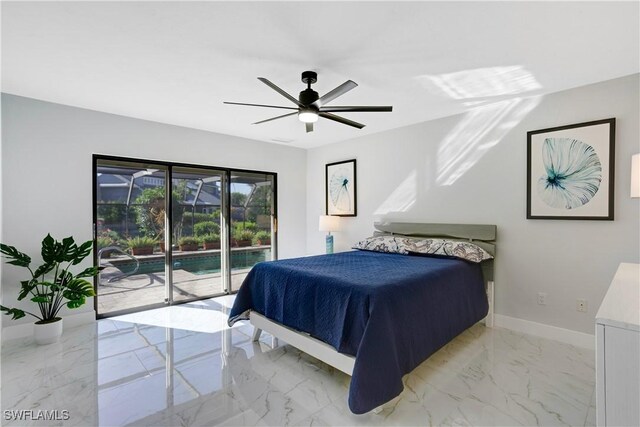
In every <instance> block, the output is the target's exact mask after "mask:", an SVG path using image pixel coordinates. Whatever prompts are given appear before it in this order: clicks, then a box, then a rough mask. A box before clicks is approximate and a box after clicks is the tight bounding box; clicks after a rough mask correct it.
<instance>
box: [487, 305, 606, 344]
mask: <svg viewBox="0 0 640 427" xmlns="http://www.w3.org/2000/svg"><path fill="white" fill-rule="evenodd" d="M494 322H495V326H496V327H498V328H505V329H511V330H513V331H517V332H522V333H525V334H530V335H536V336H538V337H542V338H547V339H550V340H555V341H560V342H564V343H567V344H571V345H574V346H576V347H582V348H588V349H591V350H594V349H595V348H596V337H595V335H591V334H585V333H584V332H578V331H572V330H571V329H564V328H558V327H557V326H551V325H545V324H544V323H537V322H532V321H530V320H524V319H518V318H516V317H510V316H504V315H502V314H495V315H494Z"/></svg>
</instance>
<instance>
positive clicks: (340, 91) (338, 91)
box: [313, 80, 358, 108]
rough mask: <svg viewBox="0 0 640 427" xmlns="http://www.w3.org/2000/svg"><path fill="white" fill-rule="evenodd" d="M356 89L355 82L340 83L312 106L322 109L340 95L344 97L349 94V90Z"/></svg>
mask: <svg viewBox="0 0 640 427" xmlns="http://www.w3.org/2000/svg"><path fill="white" fill-rule="evenodd" d="M356 87H358V84H357V83H356V82H354V81H352V80H347V81H346V82H344V83H342V84H341V85H340V86H338V87H337V88H335V89H333V90H332V91H330V92H327V93H325V94H324V95H323V96H321V97H320V99H318V100H317V101H316V102H314V103H313V105H315V106H316V107H318V108H319V107H322V106H323V105H324V104H327V103H329V102H331V101H332V100H334V99H336V98H337V97H339V96H341V95H344V94H345V93H347V92H349V91H350V90H351V89H354V88H356Z"/></svg>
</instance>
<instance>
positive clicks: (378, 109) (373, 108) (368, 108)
mask: <svg viewBox="0 0 640 427" xmlns="http://www.w3.org/2000/svg"><path fill="white" fill-rule="evenodd" d="M320 111H322V112H325V113H328V112H333V111H335V112H338V111H353V112H362V113H366V112H388V111H393V107H392V106H390V105H387V106H363V107H357V106H355V107H353V106H352V107H321V108H320Z"/></svg>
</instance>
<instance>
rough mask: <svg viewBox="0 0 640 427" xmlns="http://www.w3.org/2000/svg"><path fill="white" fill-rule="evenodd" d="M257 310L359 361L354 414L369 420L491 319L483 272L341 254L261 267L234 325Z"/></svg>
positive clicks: (241, 295)
mask: <svg viewBox="0 0 640 427" xmlns="http://www.w3.org/2000/svg"><path fill="white" fill-rule="evenodd" d="M248 310H255V311H257V312H258V313H261V314H263V315H264V316H266V317H268V318H270V319H272V320H275V321H277V322H279V323H281V324H283V325H286V326H289V327H291V328H294V329H297V330H299V331H303V332H306V333H309V334H310V335H311V336H313V337H315V338H318V339H320V340H322V341H324V342H326V343H328V344H330V345H332V346H333V347H334V348H335V349H336V350H338V351H339V352H340V353H346V354H349V355H352V356H355V358H356V360H355V366H354V370H353V376H352V378H351V386H350V389H349V408H350V409H351V411H352V412H354V413H356V414H362V413H365V412H368V411H370V410H372V409H374V408H376V407H377V406H379V405H382V404H383V403H385V402H387V401H389V400H391V399H392V398H394V397H395V396H397V395H398V394H400V392H401V391H402V389H403V386H402V376H403V375H404V374H407V373H409V372H411V371H412V370H413V369H414V368H415V367H416V366H418V365H419V364H420V363H422V362H423V361H424V360H425V359H426V358H428V357H429V356H430V355H431V354H433V353H434V352H435V351H436V350H438V349H439V348H440V347H442V346H443V345H445V344H446V343H447V342H449V341H450V340H451V339H453V338H454V337H455V336H456V335H458V334H459V333H461V332H462V331H464V330H465V329H467V328H469V327H470V326H471V325H473V324H474V323H476V322H478V321H479V320H481V319H482V318H483V317H485V316H486V314H487V311H488V303H487V297H486V294H485V291H484V284H483V281H482V272H481V269H480V266H479V265H478V264H472V263H469V262H466V261H462V260H457V259H444V258H433V257H421V256H409V255H399V254H386V253H378V252H366V251H355V252H343V253H338V254H333V255H320V256H313V257H306V258H295V259H287V260H282V261H274V262H263V263H259V264H257V265H255V266H254V267H253V269H252V270H251V271H250V272H249V274H248V275H247V277H246V279H245V281H244V283H243V284H242V286H241V287H240V290H239V291H238V294H237V296H236V299H235V303H234V305H233V308H232V310H231V313H230V315H229V324H230V325H232V324H233V323H234V322H235V321H237V320H240V319H247V317H248Z"/></svg>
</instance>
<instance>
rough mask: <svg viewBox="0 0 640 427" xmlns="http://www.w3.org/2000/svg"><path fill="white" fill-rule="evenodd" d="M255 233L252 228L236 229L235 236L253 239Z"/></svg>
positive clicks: (241, 238) (240, 238)
mask: <svg viewBox="0 0 640 427" xmlns="http://www.w3.org/2000/svg"><path fill="white" fill-rule="evenodd" d="M253 236H255V233H254V232H253V231H251V230H242V229H240V230H235V231H234V232H233V238H234V239H236V240H252V239H253Z"/></svg>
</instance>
